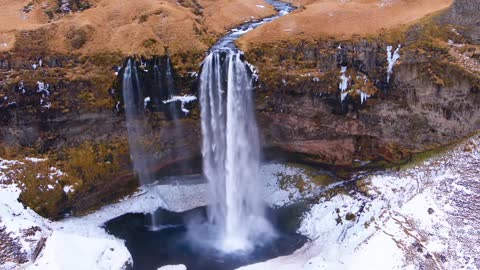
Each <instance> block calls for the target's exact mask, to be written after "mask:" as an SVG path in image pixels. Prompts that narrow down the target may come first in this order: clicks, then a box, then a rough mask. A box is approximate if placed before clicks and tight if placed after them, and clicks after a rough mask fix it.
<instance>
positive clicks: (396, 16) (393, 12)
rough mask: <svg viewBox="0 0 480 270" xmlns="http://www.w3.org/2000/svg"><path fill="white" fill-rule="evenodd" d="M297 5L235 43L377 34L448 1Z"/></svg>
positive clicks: (332, 0)
mask: <svg viewBox="0 0 480 270" xmlns="http://www.w3.org/2000/svg"><path fill="white" fill-rule="evenodd" d="M293 2H294V3H295V4H296V5H299V6H301V7H300V8H299V9H298V10H297V11H295V12H294V13H293V14H291V15H288V16H285V17H283V18H280V19H278V20H276V21H274V22H272V23H270V24H267V25H264V26H262V27H260V28H259V29H257V30H256V31H252V32H250V33H249V34H247V35H246V36H244V37H243V38H242V39H241V40H240V41H239V43H240V44H241V45H242V47H243V48H245V47H247V46H248V44H254V43H266V42H274V41H279V40H295V39H302V40H308V39H316V38H319V37H335V38H336V39H350V38H351V37H353V36H357V35H360V36H368V35H372V34H378V33H381V32H383V31H385V30H388V29H394V28H398V27H405V26H407V25H411V24H413V23H415V22H416V21H418V20H420V19H422V18H424V17H425V16H428V15H429V14H432V13H434V12H437V11H439V10H443V9H445V8H447V7H449V6H450V5H451V4H452V3H453V1H452V0H391V1H388V3H385V4H383V5H382V2H385V1H380V0H351V1H339V0H310V1H306V0H305V1H293Z"/></svg>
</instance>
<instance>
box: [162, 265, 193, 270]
mask: <svg viewBox="0 0 480 270" xmlns="http://www.w3.org/2000/svg"><path fill="white" fill-rule="evenodd" d="M158 270H187V267H186V266H185V265H183V264H177V265H165V266H162V267H160V268H158Z"/></svg>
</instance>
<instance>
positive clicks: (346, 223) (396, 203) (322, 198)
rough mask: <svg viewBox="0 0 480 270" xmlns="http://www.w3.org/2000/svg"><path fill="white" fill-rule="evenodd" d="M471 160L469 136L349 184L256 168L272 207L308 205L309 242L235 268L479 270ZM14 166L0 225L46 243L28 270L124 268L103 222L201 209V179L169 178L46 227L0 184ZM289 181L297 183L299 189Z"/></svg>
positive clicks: (478, 171)
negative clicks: (411, 164)
mask: <svg viewBox="0 0 480 270" xmlns="http://www.w3.org/2000/svg"><path fill="white" fill-rule="evenodd" d="M465 149H467V150H465ZM33 160H35V159H33ZM40 160H41V159H40ZM479 163H480V137H478V136H477V137H475V138H472V139H470V140H468V141H467V142H465V143H463V144H461V145H459V146H458V147H457V148H456V149H454V150H452V151H450V152H448V153H447V154H445V155H442V156H439V157H436V158H434V159H431V160H429V161H426V162H424V163H422V164H419V165H416V166H414V167H411V168H408V169H403V170H400V171H382V172H378V173H375V174H373V175H370V176H364V177H363V178H361V179H359V180H355V181H352V182H349V183H350V184H349V183H345V182H335V183H334V184H329V185H319V184H315V183H314V182H313V181H312V179H311V177H310V176H309V171H307V169H305V168H303V167H298V166H295V165H293V164H278V163H271V164H266V165H263V166H262V167H261V171H260V173H261V177H262V179H265V181H266V186H265V194H264V197H265V199H266V201H267V202H268V203H269V204H270V205H272V206H273V207H279V206H283V205H288V204H291V203H294V202H298V201H300V200H304V199H306V198H307V199H308V198H312V199H313V198H314V199H315V200H314V203H312V204H311V206H310V208H309V210H308V211H307V212H306V213H305V214H304V216H303V218H302V220H301V225H300V227H299V229H298V232H300V233H302V234H303V235H306V236H307V237H309V239H310V241H309V242H307V243H306V244H305V245H304V246H303V247H302V248H300V249H299V250H297V251H295V252H294V253H293V254H292V255H289V256H283V257H278V258H274V259H271V260H268V261H265V262H261V263H257V264H253V265H248V266H244V267H242V268H240V269H244V270H245V269H262V270H264V269H266V270H268V269H274V270H282V269H286V270H290V269H332V270H339V269H342V270H344V269H371V270H375V269H382V270H383V269H412V270H413V269H445V270H456V269H470V270H478V269H480V260H479V256H478V254H480V246H479V245H478V241H479V236H478V231H479V230H480V224H479V223H478V211H479V210H480V209H478V204H477V203H476V202H477V200H476V199H475V198H476V197H475V196H477V194H479V192H480V168H478V164H479ZM21 164H22V162H21V161H15V160H1V159H0V186H1V189H0V205H1V206H2V207H0V217H1V220H0V227H2V226H4V227H5V228H6V230H7V232H9V233H12V234H13V235H14V236H17V237H19V241H20V242H21V244H22V247H23V249H24V250H25V251H26V252H27V253H28V254H31V253H32V252H33V249H34V248H35V245H33V244H32V243H36V242H38V240H39V239H40V238H42V237H47V242H46V245H45V247H44V249H43V251H42V252H41V254H40V256H39V258H38V259H37V261H36V262H35V263H33V264H30V265H26V268H27V269H122V267H123V266H124V265H126V264H131V263H132V259H131V256H130V254H129V252H128V250H127V249H126V248H125V245H124V242H123V241H121V240H119V239H115V238H114V237H113V236H111V235H108V234H107V233H106V232H105V230H104V229H103V228H102V225H103V224H104V223H105V222H106V221H108V220H110V219H112V218H115V217H118V216H120V215H123V214H124V213H150V212H153V211H155V210H156V209H157V208H158V207H163V208H166V209H170V210H172V211H177V212H182V211H185V210H188V209H192V208H195V207H198V206H202V205H206V204H207V195H206V194H207V189H208V186H207V184H206V183H205V181H204V179H203V178H201V177H200V176H190V177H185V176H181V177H180V176H179V177H169V178H166V179H162V182H161V183H162V184H158V183H155V184H153V185H149V186H145V187H142V188H141V189H140V190H139V191H138V192H137V193H135V194H134V195H132V196H129V197H126V198H125V199H123V200H121V201H120V202H118V203H116V204H112V205H109V206H105V207H103V208H102V209H100V210H98V211H96V212H94V213H92V214H90V215H87V216H84V217H70V218H67V219H65V220H62V221H57V222H51V221H48V220H45V219H43V218H42V217H40V216H38V215H37V214H36V213H34V212H33V211H32V210H30V209H28V208H24V207H23V205H22V204H21V203H20V202H18V200H17V198H18V196H19V194H20V190H19V189H18V188H17V187H16V186H15V185H13V184H6V183H7V182H8V180H9V177H10V176H9V174H8V169H9V168H12V166H15V165H21ZM285 179H287V180H288V181H285ZM292 179H293V180H292ZM295 181H302V190H300V189H299V188H298V185H297V184H296V182H295ZM180 183H181V184H180ZM352 185H354V186H355V188H351V186H352ZM65 188H67V186H65V187H64V191H65ZM327 190H329V192H326V191H327ZM330 191H331V192H330ZM477 197H478V196H477ZM4 206H7V207H4ZM34 226H38V227H39V228H40V230H39V231H38V232H36V233H35V234H34V235H32V236H25V235H24V234H23V233H22V232H23V231H24V230H25V229H28V228H31V227H34ZM112 249H113V250H112ZM379 254H381V255H379ZM133 263H134V262H133ZM2 267H4V268H6V267H9V269H13V268H15V267H16V266H15V265H13V264H12V263H9V264H8V265H7V264H5V265H3V266H2ZM160 269H185V268H184V266H182V265H175V266H173V265H171V266H165V267H162V268H160Z"/></svg>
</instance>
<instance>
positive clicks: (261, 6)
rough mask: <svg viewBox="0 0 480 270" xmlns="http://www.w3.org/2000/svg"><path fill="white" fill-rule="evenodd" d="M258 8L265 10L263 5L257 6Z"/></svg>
mask: <svg viewBox="0 0 480 270" xmlns="http://www.w3.org/2000/svg"><path fill="white" fill-rule="evenodd" d="M256 6H257V7H258V8H265V6H263V5H256Z"/></svg>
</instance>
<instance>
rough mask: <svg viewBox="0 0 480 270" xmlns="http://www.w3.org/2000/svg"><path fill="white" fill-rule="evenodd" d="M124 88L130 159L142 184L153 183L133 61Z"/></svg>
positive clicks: (127, 69) (153, 219) (142, 108)
mask: <svg viewBox="0 0 480 270" xmlns="http://www.w3.org/2000/svg"><path fill="white" fill-rule="evenodd" d="M122 87H123V89H122V91H123V101H124V104H125V116H126V123H127V132H128V144H129V147H130V159H131V160H132V162H133V169H134V171H135V173H136V174H137V176H138V178H139V181H140V184H141V185H145V184H148V183H151V181H152V175H151V173H150V170H149V167H150V165H149V162H150V156H149V154H148V152H147V151H146V149H145V144H144V143H145V141H146V140H145V128H144V107H145V106H144V98H143V93H142V88H141V85H140V80H139V78H138V71H137V67H136V65H135V62H134V61H132V60H131V59H129V60H128V62H127V65H126V67H125V71H124V73H123V82H122ZM151 216H152V222H151V224H152V227H153V228H155V227H156V222H155V216H154V215H153V214H152V215H151Z"/></svg>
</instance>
